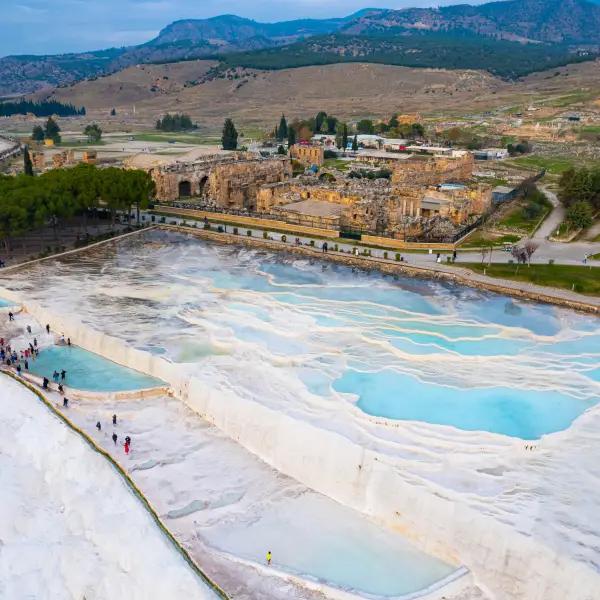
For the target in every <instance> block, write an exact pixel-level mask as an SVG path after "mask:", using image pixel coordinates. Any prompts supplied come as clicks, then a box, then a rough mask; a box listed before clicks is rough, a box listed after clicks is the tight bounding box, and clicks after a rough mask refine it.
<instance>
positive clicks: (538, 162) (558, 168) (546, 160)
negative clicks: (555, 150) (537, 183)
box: [509, 156, 573, 175]
mask: <svg viewBox="0 0 600 600" xmlns="http://www.w3.org/2000/svg"><path fill="white" fill-rule="evenodd" d="M510 163H512V164H513V165H515V166H517V167H524V168H526V169H546V171H548V173H550V174H552V175H561V174H562V173H564V172H565V171H567V170H568V169H570V168H571V167H572V166H573V161H572V159H570V158H550V157H545V156H521V157H519V158H513V159H512V160H511V161H510ZM510 163H509V164H510Z"/></svg>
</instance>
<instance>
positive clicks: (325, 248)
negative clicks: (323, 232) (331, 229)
mask: <svg viewBox="0 0 600 600" xmlns="http://www.w3.org/2000/svg"><path fill="white" fill-rule="evenodd" d="M321 248H322V250H323V253H324V254H326V253H327V242H323V246H322V247H321Z"/></svg>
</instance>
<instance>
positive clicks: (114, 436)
mask: <svg viewBox="0 0 600 600" xmlns="http://www.w3.org/2000/svg"><path fill="white" fill-rule="evenodd" d="M117 439H118V438H117V434H116V433H113V434H112V441H113V442H114V444H115V446H116V445H117Z"/></svg>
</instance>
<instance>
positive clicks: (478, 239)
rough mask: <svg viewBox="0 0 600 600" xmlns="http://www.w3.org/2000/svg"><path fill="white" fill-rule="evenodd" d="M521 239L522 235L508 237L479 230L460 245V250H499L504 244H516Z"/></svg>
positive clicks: (508, 235) (507, 235)
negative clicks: (492, 248)
mask: <svg viewBox="0 0 600 600" xmlns="http://www.w3.org/2000/svg"><path fill="white" fill-rule="evenodd" d="M520 239H521V236H520V235H516V234H512V233H508V234H506V235H494V234H491V233H489V232H487V231H482V230H481V229H478V230H476V231H475V232H473V233H472V234H471V235H470V236H469V237H468V238H467V239H466V240H465V241H464V242H463V243H462V244H460V248H489V247H490V246H493V247H494V248H497V247H502V246H503V245H504V244H514V243H516V242H518V241H519V240H520Z"/></svg>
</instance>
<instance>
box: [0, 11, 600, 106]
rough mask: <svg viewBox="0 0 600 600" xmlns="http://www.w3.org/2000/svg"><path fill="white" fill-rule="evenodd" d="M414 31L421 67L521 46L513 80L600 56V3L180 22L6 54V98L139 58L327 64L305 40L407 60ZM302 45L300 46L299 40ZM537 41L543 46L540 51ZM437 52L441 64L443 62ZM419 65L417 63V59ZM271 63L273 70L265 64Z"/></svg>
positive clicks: (1, 91)
mask: <svg viewBox="0 0 600 600" xmlns="http://www.w3.org/2000/svg"><path fill="white" fill-rule="evenodd" d="M597 1H600V0H597ZM327 36H330V37H327ZM332 36H333V37H332ZM440 36H447V39H448V40H450V42H449V44H451V47H452V48H453V49H454V50H452V51H449V50H451V48H450V47H449V48H445V49H444V48H442V47H438V50H436V52H435V53H432V52H431V48H432V47H433V46H434V45H435V44H436V43H439V41H440V40H441V39H442V37H440ZM407 37H408V38H411V42H410V51H411V53H413V54H416V55H418V54H419V53H428V55H427V60H423V61H421V62H422V63H423V65H427V66H439V67H441V68H453V63H454V62H456V63H457V64H456V65H454V66H456V67H457V68H458V67H460V68H465V67H466V64H467V63H468V62H469V61H468V60H466V59H467V58H468V57H466V56H464V52H467V51H469V52H473V51H475V53H476V55H477V57H478V58H477V60H471V61H470V62H471V63H473V65H475V66H474V67H473V68H481V69H488V70H491V71H493V68H492V67H490V66H489V65H488V64H487V63H486V60H487V59H486V52H488V53H489V56H490V65H491V64H492V62H493V61H494V60H496V59H493V58H492V54H493V53H494V52H499V51H501V50H502V49H504V51H508V50H507V48H508V47H503V46H494V44H493V42H494V41H498V42H518V43H521V44H524V46H523V50H522V51H521V50H519V51H515V50H510V52H515V53H516V54H521V53H522V54H523V57H519V56H516V57H514V59H515V61H517V62H518V61H520V64H519V65H517V66H515V68H514V69H513V68H512V67H511V66H510V65H509V67H508V68H506V69H504V74H505V75H507V76H511V74H513V73H514V74H520V73H524V72H531V71H532V70H536V69H537V70H540V69H544V68H547V67H548V65H553V64H564V63H565V62H568V61H569V60H570V59H571V58H573V59H574V60H579V59H580V57H581V54H582V53H585V52H587V53H592V54H593V53H595V52H597V51H598V49H600V6H599V5H598V4H597V3H593V2H590V1H588V0H506V1H502V2H491V3H489V4H483V5H479V6H470V5H467V4H461V5H457V6H447V7H442V8H408V9H403V10H389V9H381V8H365V9H363V10H360V11H358V12H356V13H354V14H352V15H349V16H347V17H344V18H336V19H297V20H293V21H283V22H278V23H259V22H257V21H253V20H251V19H245V18H242V17H238V16H236V15H221V16H217V17H212V18H210V19H183V20H178V21H175V22H173V23H171V24H170V25H168V26H167V27H165V28H164V29H162V30H161V31H160V33H159V35H158V36H157V37H156V38H154V39H152V40H150V41H148V42H146V43H145V44H141V45H139V46H132V47H128V48H113V49H108V50H99V51H90V52H85V53H76V54H63V55H56V56H10V57H5V58H2V59H0V95H11V94H26V93H30V92H33V91H36V90H39V89H42V88H46V87H54V86H62V85H68V84H70V83H73V82H75V81H79V80H81V79H86V78H94V77H97V76H99V75H102V74H106V73H111V72H115V71H118V70H120V69H122V68H125V67H127V66H130V65H133V64H138V63H151V62H175V61H179V60H189V59H195V58H222V57H227V56H231V55H233V54H235V53H244V54H245V55H248V53H255V52H258V53H260V52H267V53H268V52H269V50H270V49H272V48H276V47H285V48H287V49H288V50H287V51H289V49H290V48H296V47H297V48H299V51H300V52H301V54H302V56H303V58H304V62H303V63H302V64H311V63H310V61H311V60H313V61H314V62H313V63H312V64H322V63H323V61H324V54H323V52H325V50H324V51H323V52H321V54H319V52H318V51H316V50H315V51H313V52H312V54H311V53H310V52H307V51H306V45H304V46H302V44H309V43H310V41H311V40H313V39H314V40H315V41H318V43H317V46H320V47H322V46H323V40H324V39H325V40H327V44H328V46H327V48H326V51H327V56H328V58H327V61H325V62H332V61H333V62H335V61H336V60H337V59H336V56H338V57H346V59H347V57H348V55H349V53H350V54H351V53H352V52H354V49H355V48H356V47H357V46H358V47H359V48H360V52H362V59H363V60H369V58H370V57H374V56H376V62H384V63H385V62H388V63H389V64H409V63H407V62H406V60H404V59H403V57H402V52H403V51H404V50H403V49H405V47H406V44H405V43H404V42H405V41H406V38H407ZM375 38H380V40H379V42H378V43H374V42H372V40H373V39H375ZM383 38H385V39H386V40H387V41H388V42H389V43H387V45H383V42H382V39H383ZM461 38H464V39H465V40H467V38H468V42H467V41H464V42H461ZM477 39H480V40H481V47H480V48H477V43H476V40H477ZM432 40H433V41H432ZM436 40H437V42H436ZM474 40H475V42H474ZM485 40H488V41H485ZM297 44H300V46H295V45H297ZM461 44H462V46H461ZM532 45H537V46H538V48H537V49H536V50H533V48H532ZM382 48H383V50H384V51H382ZM461 48H462V49H461ZM486 49H487V50H486ZM463 50H464V52H463ZM461 54H462V55H463V56H461ZM437 57H439V64H436V60H437ZM413 58H414V57H413ZM521 58H523V59H524V61H523V60H521ZM461 59H462V60H461ZM227 60H229V59H227ZM261 60H262V59H261ZM341 60H342V58H340V61H341ZM306 61H309V62H308V63H307V62H306ZM235 62H236V61H235V60H234V61H233V63H235ZM414 62H415V64H416V65H417V66H419V61H418V60H416V59H415V61H414ZM265 67H268V65H267V64H266V63H265ZM268 68H273V67H268Z"/></svg>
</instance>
